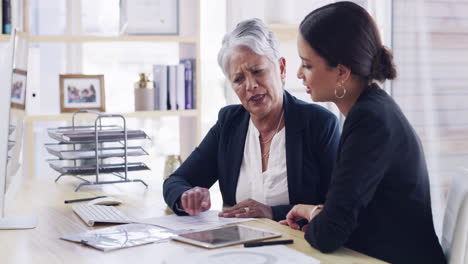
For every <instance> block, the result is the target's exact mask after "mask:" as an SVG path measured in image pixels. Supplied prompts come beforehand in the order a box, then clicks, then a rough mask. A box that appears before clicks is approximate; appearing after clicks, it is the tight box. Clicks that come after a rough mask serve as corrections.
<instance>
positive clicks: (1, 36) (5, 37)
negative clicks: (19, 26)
mask: <svg viewBox="0 0 468 264" xmlns="http://www.w3.org/2000/svg"><path fill="white" fill-rule="evenodd" d="M0 41H5V42H7V41H10V35H9V34H0Z"/></svg>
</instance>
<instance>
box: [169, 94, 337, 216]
mask: <svg viewBox="0 0 468 264" xmlns="http://www.w3.org/2000/svg"><path fill="white" fill-rule="evenodd" d="M283 98H284V101H283V105H284V118H285V129H286V131H285V137H286V166H287V177H288V190H289V202H290V204H291V205H278V206H273V207H272V210H273V218H274V219H275V220H281V219H284V218H285V217H286V214H287V213H288V211H289V210H290V209H291V208H292V205H294V204H298V203H309V204H317V203H323V202H324V201H325V195H326V192H327V189H328V184H329V182H330V175H331V171H332V168H333V163H334V161H335V158H336V149H337V146H338V141H339V136H340V135H339V125H338V121H337V119H336V117H335V115H333V114H332V113H331V112H329V111H328V110H326V109H324V108H323V107H320V106H318V105H314V104H309V103H305V102H303V101H300V100H298V99H296V98H295V97H293V96H291V95H290V94H289V93H288V92H286V91H285V92H284V97H283ZM249 119H250V113H249V112H248V111H247V110H246V109H245V108H244V107H243V106H242V105H232V106H227V107H224V108H223V109H221V110H220V112H219V117H218V121H217V122H216V124H215V125H214V126H213V127H212V128H211V129H210V131H209V132H208V134H207V135H206V136H205V138H204V139H203V141H202V142H201V143H200V145H199V146H198V147H197V148H196V149H195V150H194V151H193V152H192V154H190V156H189V157H188V158H187V160H186V161H184V163H183V164H182V165H181V166H180V167H179V169H177V170H176V171H175V172H174V173H173V174H172V175H171V176H170V177H169V178H168V179H167V180H166V181H165V182H164V186H163V193H164V199H165V201H166V203H167V204H168V205H169V206H170V207H171V208H172V210H174V212H175V213H176V214H178V215H182V214H185V212H181V211H179V210H177V208H176V206H175V205H176V202H177V201H178V200H179V198H180V196H181V195H182V193H183V192H185V191H186V190H188V189H190V188H192V187H194V186H200V187H204V188H210V187H211V186H212V185H213V184H214V183H215V182H216V181H217V180H219V187H220V190H221V194H222V196H223V201H224V203H225V204H227V205H230V206H232V205H235V204H236V203H237V202H240V201H236V189H237V180H238V178H239V172H240V166H241V163H242V158H243V156H244V145H245V139H246V136H247V128H248V126H249Z"/></svg>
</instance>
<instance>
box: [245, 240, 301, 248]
mask: <svg viewBox="0 0 468 264" xmlns="http://www.w3.org/2000/svg"><path fill="white" fill-rule="evenodd" d="M292 243H294V240H292V239H286V240H275V241H265V242H262V241H261V242H247V243H245V244H244V247H261V246H271V245H287V244H292Z"/></svg>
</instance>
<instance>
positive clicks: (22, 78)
mask: <svg viewBox="0 0 468 264" xmlns="http://www.w3.org/2000/svg"><path fill="white" fill-rule="evenodd" d="M28 50H29V38H28V35H27V34H25V33H23V32H19V31H18V30H16V29H15V30H13V32H12V34H11V38H10V44H9V46H8V47H7V50H6V53H5V56H4V58H3V61H2V67H1V68H0V89H1V95H2V96H0V120H2V121H1V122H0V229H27V228H34V227H35V226H36V223H37V218H36V217H30V216H26V217H25V216H7V214H6V210H5V209H6V207H7V206H6V202H7V199H6V192H7V187H8V181H7V180H8V179H9V176H10V175H14V174H16V173H18V172H19V153H20V150H21V145H20V142H21V141H22V138H23V136H22V131H21V130H22V123H23V122H22V118H21V116H24V105H25V100H26V99H25V90H26V76H27V69H28V67H27V66H28ZM11 106H13V107H15V108H18V109H19V110H20V111H23V113H22V114H20V115H19V116H20V117H19V118H18V117H15V118H12V117H11V115H10V114H11V112H12V111H11ZM12 123H14V124H12Z"/></svg>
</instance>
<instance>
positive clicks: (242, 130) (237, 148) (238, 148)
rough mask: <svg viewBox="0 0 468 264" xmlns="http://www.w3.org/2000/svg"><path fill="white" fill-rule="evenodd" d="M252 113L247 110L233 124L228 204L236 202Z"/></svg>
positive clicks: (228, 159)
mask: <svg viewBox="0 0 468 264" xmlns="http://www.w3.org/2000/svg"><path fill="white" fill-rule="evenodd" d="M249 119H250V114H249V112H247V111H245V113H244V114H243V115H242V116H241V118H240V122H238V123H237V124H233V125H232V127H231V128H232V137H231V140H230V142H229V146H228V149H227V153H226V156H227V164H228V166H226V167H227V170H228V171H227V172H226V175H228V177H227V179H226V184H227V186H226V196H225V197H224V198H225V201H226V203H227V204H230V205H234V204H236V189H237V182H238V179H239V172H240V167H241V164H242V158H243V156H244V146H245V138H246V136H247V129H248V126H249Z"/></svg>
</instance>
